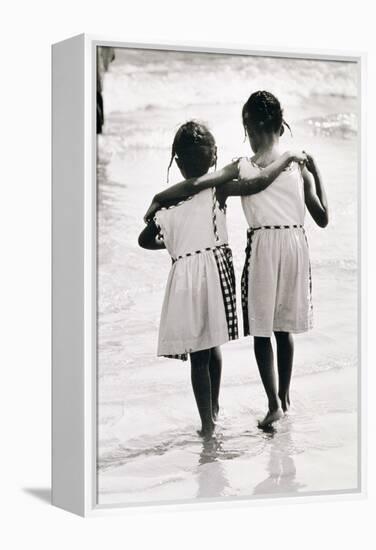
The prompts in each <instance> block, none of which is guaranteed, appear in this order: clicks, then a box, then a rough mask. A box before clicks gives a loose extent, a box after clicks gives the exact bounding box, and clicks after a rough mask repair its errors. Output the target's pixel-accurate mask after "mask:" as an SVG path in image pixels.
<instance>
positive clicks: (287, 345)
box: [274, 332, 294, 412]
mask: <svg viewBox="0 0 376 550" xmlns="http://www.w3.org/2000/svg"><path fill="white" fill-rule="evenodd" d="M274 334H275V338H276V341H277V362H278V378H279V384H278V386H279V389H278V396H279V398H280V400H281V404H282V409H283V411H284V412H286V411H288V409H289V407H290V382H291V374H292V364H293V360H294V339H293V337H292V334H290V333H289V332H275V333H274Z"/></svg>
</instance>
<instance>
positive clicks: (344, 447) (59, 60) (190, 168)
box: [52, 35, 365, 515]
mask: <svg viewBox="0 0 376 550" xmlns="http://www.w3.org/2000/svg"><path fill="white" fill-rule="evenodd" d="M52 63H53V64H52V92H53V112H52V137H53V143H52V166H53V173H52V176H53V193H52V206H53V385H52V393H53V433H52V436H53V445H52V463H53V474H52V484H53V488H52V489H53V503H54V504H55V505H57V506H60V507H62V508H65V509H67V510H70V511H72V512H75V513H78V514H81V515H89V514H97V513H102V512H103V511H105V510H107V509H110V508H114V507H121V506H123V507H129V506H140V505H142V506H146V505H148V506H151V505H154V506H155V505H158V506H160V505H170V506H171V505H174V506H175V505H177V504H179V505H186V506H192V505H193V504H196V505H201V504H202V503H210V504H213V503H215V504H216V505H220V504H221V503H226V504H228V503H233V504H235V503H239V502H243V501H246V502H247V503H255V502H257V501H259V500H260V499H267V498H273V499H279V500H284V501H286V499H288V500H287V501H291V499H305V500H307V499H318V498H323V497H325V498H340V496H341V495H343V496H344V497H345V498H349V496H350V495H352V496H353V497H354V496H359V495H362V494H363V492H364V484H365V479H364V476H365V468H364V418H363V417H364V414H363V411H364V407H365V403H364V398H365V396H364V392H363V391H362V388H363V386H364V377H365V363H364V356H363V355H364V354H363V352H362V351H363V328H362V326H363V321H364V307H363V306H364V258H363V254H362V249H363V237H364V235H363V234H364V230H363V227H364V212H363V208H362V204H363V202H364V184H365V182H364V171H363V166H364V165H363V154H364V153H363V150H364V145H363V135H364V93H363V88H364V55H363V54H348V53H338V52H302V51H301V52H297V51H264V50H263V51H261V50H259V49H255V48H252V47H247V48H239V47H237V48H235V49H234V48H231V47H224V46H223V45H221V46H215V45H200V46H197V45H196V46H190V45H166V44H164V45H162V44H159V45H155V44H154V45H151V44H128V43H122V42H116V41H111V40H104V39H98V38H94V37H89V36H86V35H80V36H77V37H74V38H71V39H68V40H66V41H63V42H59V43H57V44H55V45H54V46H53V49H52ZM282 497H283V498H282Z"/></svg>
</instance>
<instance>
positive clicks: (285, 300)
mask: <svg viewBox="0 0 376 550" xmlns="http://www.w3.org/2000/svg"><path fill="white" fill-rule="evenodd" d="M242 120H243V126H244V130H245V134H246V136H247V137H248V139H249V142H250V145H251V148H252V150H253V152H254V153H255V155H254V156H253V157H252V158H240V159H237V160H236V161H235V162H233V163H232V164H230V165H228V166H226V167H225V168H223V169H222V170H219V171H218V172H215V173H213V174H211V175H210V181H211V184H212V185H213V186H218V188H217V196H218V197H220V196H221V192H222V189H223V192H224V194H225V196H226V187H227V186H229V188H232V189H233V192H232V193H228V195H229V194H232V195H236V194H237V195H242V205H243V210H244V214H245V217H246V219H247V222H248V225H249V229H248V233H247V247H246V259H245V265H244V269H243V274H242V309H243V323H244V335H245V336H248V335H252V336H253V337H254V352H255V357H256V362H257V365H258V368H259V372H260V376H261V380H262V383H263V385H264V388H265V391H266V394H267V398H268V411H267V413H266V415H265V417H264V419H263V420H261V421H260V422H259V426H260V428H264V427H267V426H270V425H271V424H273V423H274V422H276V421H277V420H279V419H280V418H281V417H282V416H283V414H284V413H286V412H287V411H288V409H289V406H290V382H291V374H292V366H293V355H294V342H293V337H292V334H293V333H302V332H305V331H307V330H309V329H310V328H311V326H312V295H311V290H312V281H311V267H310V260H309V253H308V242H307V237H306V233H305V230H304V216H305V206H307V208H308V210H309V212H310V214H311V216H312V217H313V219H314V220H315V222H316V223H317V224H318V225H319V226H320V227H325V226H326V225H327V224H328V204H327V199H326V194H325V191H324V187H323V184H322V180H321V177H320V173H319V170H318V168H317V165H316V163H315V161H314V159H313V158H312V157H311V156H309V155H306V154H304V153H295V154H294V153H285V154H284V155H281V152H280V148H279V139H280V136H281V135H282V134H283V132H284V129H285V127H288V128H289V126H288V124H287V123H286V122H285V120H284V118H283V111H282V108H281V105H280V103H279V101H278V99H277V98H276V97H275V96H274V95H273V94H271V93H270V92H266V91H259V92H255V93H254V94H252V95H251V96H250V98H249V99H248V101H247V102H246V103H245V105H244V107H243V110H242ZM278 162H283V165H282V167H281V170H280V171H279V173H278V174H277V176H278V177H276V179H275V181H274V183H273V185H270V184H268V185H265V186H261V187H259V188H258V189H257V191H262V192H261V193H258V194H255V192H253V193H249V192H247V191H245V190H244V188H242V187H241V184H242V182H243V181H244V180H249V179H250V178H253V179H254V181H257V178H259V180H258V181H259V182H260V181H261V178H263V177H265V175H267V174H268V170H269V169H270V168H271V167H273V166H275V164H276V163H278ZM207 178H208V176H204V177H203V178H198V180H197V181H195V182H194V184H193V185H192V184H187V182H181V183H179V184H177V185H176V186H173V187H171V188H170V190H166V191H165V192H164V194H163V193H161V194H158V195H156V197H155V199H154V202H153V203H152V205H151V206H150V208H149V210H148V212H147V214H146V217H148V216H150V215H151V214H152V213H153V212H154V211H156V210H157V209H158V208H160V206H161V205H162V204H164V201H165V200H166V198H167V197H168V198H169V199H171V198H172V197H174V199H175V200H178V199H179V198H183V197H184V196H186V195H187V194H188V193H190V194H192V193H194V192H198V191H199V190H200V189H201V187H200V186H201V184H202V182H205V183H207ZM234 178H238V180H239V181H238V182H237V183H236V184H235V183H228V182H229V181H230V180H232V179H234ZM273 179H274V178H273ZM226 182H227V183H226ZM270 183H271V182H270ZM236 185H238V186H239V191H238V192H236V187H235V186H236ZM228 195H227V196H228ZM273 333H274V335H275V338H276V342H277V365H278V389H277V382H276V376H275V371H274V357H273V349H272V345H271V340H270V339H271V336H272V335H273Z"/></svg>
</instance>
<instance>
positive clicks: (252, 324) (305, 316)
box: [239, 158, 313, 337]
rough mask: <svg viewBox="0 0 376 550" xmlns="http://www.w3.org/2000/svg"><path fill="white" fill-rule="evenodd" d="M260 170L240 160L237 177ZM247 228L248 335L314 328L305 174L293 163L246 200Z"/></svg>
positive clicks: (245, 298)
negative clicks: (305, 224)
mask: <svg viewBox="0 0 376 550" xmlns="http://www.w3.org/2000/svg"><path fill="white" fill-rule="evenodd" d="M260 170H262V168H260V167H258V166H257V165H256V164H254V163H253V162H252V160H250V159H248V158H243V159H240V160H239V177H240V179H242V178H250V177H251V176H255V174H256V172H257V171H260ZM242 206H243V211H244V214H245V217H246V219H247V222H248V225H249V229H248V231H247V245H246V251H245V252H246V257H245V263H244V269H243V274H242V280H241V291H242V310H243V327H244V335H245V336H247V335H252V336H261V337H262V336H263V337H270V336H271V335H272V333H273V332H277V331H278V332H291V333H300V332H305V331H307V330H309V329H310V328H312V324H313V307H312V276H311V265H310V259H309V250H308V241H307V236H306V233H305V230H304V217H305V203H304V185H303V178H302V174H301V169H300V167H299V165H298V164H297V163H291V164H290V166H289V167H288V168H287V169H286V170H284V171H283V172H282V173H281V174H280V175H279V176H278V177H277V178H276V179H275V180H274V182H273V183H272V184H271V185H270V186H269V187H268V188H267V189H266V190H264V191H262V192H261V193H257V194H255V195H250V196H244V197H242Z"/></svg>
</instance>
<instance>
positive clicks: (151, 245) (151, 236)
mask: <svg viewBox="0 0 376 550" xmlns="http://www.w3.org/2000/svg"><path fill="white" fill-rule="evenodd" d="M138 244H139V246H141V248H146V249H147V250H161V249H162V248H166V247H165V245H164V242H163V241H162V240H161V239H160V238H159V237H158V228H157V226H156V224H155V222H154V221H149V222H148V224H147V226H146V227H145V228H144V229H143V230H142V231H141V233H140V235H139V237H138Z"/></svg>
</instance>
